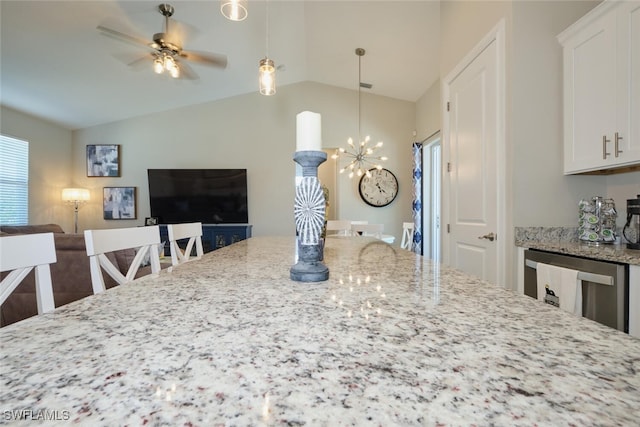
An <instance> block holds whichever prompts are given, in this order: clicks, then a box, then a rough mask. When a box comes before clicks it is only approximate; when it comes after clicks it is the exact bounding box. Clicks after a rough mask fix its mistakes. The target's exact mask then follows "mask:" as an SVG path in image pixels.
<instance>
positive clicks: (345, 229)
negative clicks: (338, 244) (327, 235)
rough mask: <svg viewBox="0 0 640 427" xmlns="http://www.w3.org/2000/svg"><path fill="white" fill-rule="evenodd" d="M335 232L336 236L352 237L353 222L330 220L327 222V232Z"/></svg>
mask: <svg viewBox="0 0 640 427" xmlns="http://www.w3.org/2000/svg"><path fill="white" fill-rule="evenodd" d="M329 231H335V232H336V233H332V234H335V235H336V236H350V235H351V221H349V220H346V219H341V220H338V219H330V220H328V221H327V232H329Z"/></svg>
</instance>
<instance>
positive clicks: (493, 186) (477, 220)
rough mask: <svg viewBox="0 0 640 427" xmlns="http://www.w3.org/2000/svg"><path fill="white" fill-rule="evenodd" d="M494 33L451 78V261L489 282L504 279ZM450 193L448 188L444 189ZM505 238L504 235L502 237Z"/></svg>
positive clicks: (448, 170)
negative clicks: (501, 258) (500, 225)
mask: <svg viewBox="0 0 640 427" xmlns="http://www.w3.org/2000/svg"><path fill="white" fill-rule="evenodd" d="M497 45H498V43H497V41H496V39H495V38H493V39H489V41H488V43H487V44H486V45H485V46H482V48H481V49H479V51H478V52H477V53H476V54H474V55H473V56H472V57H470V58H469V59H468V60H467V61H466V62H463V64H462V65H461V67H460V71H459V72H457V73H456V74H455V75H453V76H452V77H451V78H450V80H448V81H447V89H448V91H447V92H448V93H447V95H448V97H447V98H445V99H446V100H448V103H449V105H448V108H447V110H448V111H445V114H446V115H447V121H446V122H445V132H447V136H448V137H447V138H446V144H447V155H448V156H447V157H448V159H447V163H446V170H445V171H444V176H445V180H447V181H448V213H447V216H446V218H447V223H448V224H447V227H446V229H445V230H444V232H445V233H447V236H448V239H447V240H448V245H447V246H448V248H447V255H448V263H449V264H450V265H452V266H454V267H456V268H458V269H460V270H462V271H464V272H466V273H469V274H471V275H473V276H476V277H479V278H482V279H484V280H487V281H489V282H491V283H500V282H501V281H502V280H501V277H502V274H501V273H500V269H501V268H503V267H502V266H501V263H500V262H499V254H500V253H501V249H500V246H499V245H500V243H501V242H500V240H499V239H500V237H501V236H500V234H501V233H500V232H499V231H500V230H498V217H499V205H500V203H501V202H502V201H501V196H500V189H499V185H498V183H499V179H498V177H499V173H500V172H499V171H500V169H501V168H502V167H503V165H502V164H501V163H502V161H503V158H502V156H501V154H500V150H499V148H500V146H499V144H498V141H499V140H500V139H501V137H502V136H501V135H502V134H501V131H500V123H502V117H501V112H500V111H501V109H500V103H499V98H500V94H501V92H500V91H501V88H502V85H501V84H500V80H499V79H500V78H501V76H502V74H501V73H500V72H499V64H500V61H499V54H498V48H497ZM445 194H447V193H445ZM502 237H504V236H502Z"/></svg>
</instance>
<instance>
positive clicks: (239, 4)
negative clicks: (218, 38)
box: [220, 0, 249, 21]
mask: <svg viewBox="0 0 640 427" xmlns="http://www.w3.org/2000/svg"><path fill="white" fill-rule="evenodd" d="M220 12H221V13H222V15H224V17H225V18H227V19H228V20H230V21H244V20H245V19H246V18H247V15H248V14H249V12H248V11H247V0H221V1H220Z"/></svg>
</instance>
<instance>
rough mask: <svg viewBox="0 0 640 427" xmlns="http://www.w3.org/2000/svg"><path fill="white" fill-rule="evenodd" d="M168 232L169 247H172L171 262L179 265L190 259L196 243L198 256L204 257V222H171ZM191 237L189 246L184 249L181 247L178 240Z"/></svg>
mask: <svg viewBox="0 0 640 427" xmlns="http://www.w3.org/2000/svg"><path fill="white" fill-rule="evenodd" d="M167 232H168V234H169V247H170V248H171V264H172V265H178V264H182V263H184V262H187V261H189V257H190V256H191V251H192V250H193V245H194V244H195V245H196V258H194V259H199V258H200V257H202V254H203V253H204V251H203V250H202V223H201V222H190V223H185V224H169V225H167ZM183 239H189V240H188V241H187V246H186V248H185V249H184V251H183V250H182V249H180V246H178V240H183Z"/></svg>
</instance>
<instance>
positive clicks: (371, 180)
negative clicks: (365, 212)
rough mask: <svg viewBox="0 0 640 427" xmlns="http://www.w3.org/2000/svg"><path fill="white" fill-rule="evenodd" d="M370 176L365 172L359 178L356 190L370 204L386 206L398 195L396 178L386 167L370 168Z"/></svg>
mask: <svg viewBox="0 0 640 427" xmlns="http://www.w3.org/2000/svg"><path fill="white" fill-rule="evenodd" d="M369 173H371V176H370V177H368V176H367V175H366V174H365V175H362V178H360V184H359V185H358V190H359V191H360V197H362V200H364V202H365V203H366V204H368V205H370V206H373V207H376V208H380V207H382V206H387V205H388V204H390V203H391V202H393V200H394V199H395V198H396V196H397V195H398V179H397V178H396V176H395V175H394V174H393V173H392V172H391V171H390V170H388V169H376V168H373V169H370V170H369Z"/></svg>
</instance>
